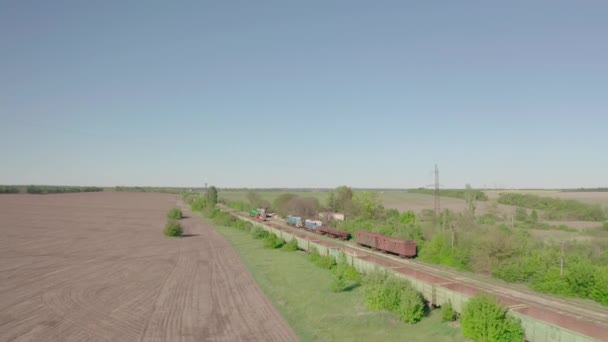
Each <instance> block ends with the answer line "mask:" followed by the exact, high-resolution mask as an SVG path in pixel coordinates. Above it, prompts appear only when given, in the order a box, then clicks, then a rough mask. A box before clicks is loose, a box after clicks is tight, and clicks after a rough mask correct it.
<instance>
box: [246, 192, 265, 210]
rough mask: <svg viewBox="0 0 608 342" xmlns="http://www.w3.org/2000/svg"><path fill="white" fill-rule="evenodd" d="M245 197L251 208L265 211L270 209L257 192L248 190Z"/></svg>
mask: <svg viewBox="0 0 608 342" xmlns="http://www.w3.org/2000/svg"><path fill="white" fill-rule="evenodd" d="M246 197H247V200H248V201H249V204H250V205H251V207H253V208H265V209H268V208H270V202H268V201H267V200H265V199H263V198H262V196H261V195H260V194H259V193H258V192H255V191H253V190H249V191H247V195H246Z"/></svg>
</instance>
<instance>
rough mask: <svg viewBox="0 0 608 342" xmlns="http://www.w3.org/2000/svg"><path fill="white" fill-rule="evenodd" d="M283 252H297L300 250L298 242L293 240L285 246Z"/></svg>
mask: <svg viewBox="0 0 608 342" xmlns="http://www.w3.org/2000/svg"><path fill="white" fill-rule="evenodd" d="M283 250H284V251H286V252H296V251H297V250H298V240H296V239H291V240H290V241H289V242H287V243H286V244H285V246H283Z"/></svg>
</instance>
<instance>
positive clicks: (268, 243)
mask: <svg viewBox="0 0 608 342" xmlns="http://www.w3.org/2000/svg"><path fill="white" fill-rule="evenodd" d="M283 245H285V240H283V239H281V238H279V237H278V236H276V235H274V234H268V235H267V236H266V237H265V238H264V247H265V248H272V249H276V248H281V247H283Z"/></svg>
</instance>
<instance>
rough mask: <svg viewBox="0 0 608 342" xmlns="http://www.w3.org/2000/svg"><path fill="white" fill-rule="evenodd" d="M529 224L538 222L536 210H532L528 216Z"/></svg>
mask: <svg viewBox="0 0 608 342" xmlns="http://www.w3.org/2000/svg"><path fill="white" fill-rule="evenodd" d="M530 222H532V223H536V222H538V213H537V212H536V209H533V210H532V213H531V214H530Z"/></svg>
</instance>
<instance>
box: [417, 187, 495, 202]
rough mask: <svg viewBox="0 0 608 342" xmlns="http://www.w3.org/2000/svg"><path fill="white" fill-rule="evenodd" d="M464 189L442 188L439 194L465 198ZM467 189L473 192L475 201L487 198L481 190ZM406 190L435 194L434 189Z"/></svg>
mask: <svg viewBox="0 0 608 342" xmlns="http://www.w3.org/2000/svg"><path fill="white" fill-rule="evenodd" d="M466 191H467V190H466V189H444V190H439V196H445V197H452V198H460V199H465V194H466ZM469 191H472V192H473V194H474V196H475V200H477V201H487V200H488V196H487V195H486V194H485V193H484V192H483V191H481V190H474V189H471V190H469ZM407 192H411V193H417V194H425V195H434V194H435V190H434V189H422V188H420V189H410V190H408V191H407Z"/></svg>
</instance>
